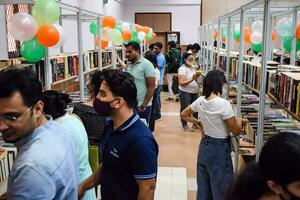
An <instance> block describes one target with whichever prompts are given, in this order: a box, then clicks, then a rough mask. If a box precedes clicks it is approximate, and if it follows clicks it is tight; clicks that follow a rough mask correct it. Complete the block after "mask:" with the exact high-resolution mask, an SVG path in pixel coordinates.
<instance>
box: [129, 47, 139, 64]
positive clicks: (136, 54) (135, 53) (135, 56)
mask: <svg viewBox="0 0 300 200" xmlns="http://www.w3.org/2000/svg"><path fill="white" fill-rule="evenodd" d="M125 53H126V58H127V59H128V60H129V61H130V62H132V61H135V60H137V59H138V57H139V55H140V54H139V52H138V51H135V50H134V49H132V47H131V46H129V47H126V50H125Z"/></svg>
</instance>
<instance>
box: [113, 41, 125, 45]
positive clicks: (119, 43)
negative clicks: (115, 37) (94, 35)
mask: <svg viewBox="0 0 300 200" xmlns="http://www.w3.org/2000/svg"><path fill="white" fill-rule="evenodd" d="M122 44H123V41H122V40H119V41H115V42H113V45H114V46H121V45H122Z"/></svg>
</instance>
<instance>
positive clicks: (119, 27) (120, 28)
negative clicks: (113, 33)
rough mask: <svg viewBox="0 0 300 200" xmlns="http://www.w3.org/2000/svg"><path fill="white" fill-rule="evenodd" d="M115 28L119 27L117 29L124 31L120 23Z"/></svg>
mask: <svg viewBox="0 0 300 200" xmlns="http://www.w3.org/2000/svg"><path fill="white" fill-rule="evenodd" d="M115 29H117V30H119V31H120V32H122V27H121V25H120V24H117V25H116V27H115Z"/></svg>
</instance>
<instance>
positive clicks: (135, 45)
mask: <svg viewBox="0 0 300 200" xmlns="http://www.w3.org/2000/svg"><path fill="white" fill-rule="evenodd" d="M125 47H126V48H127V47H131V48H132V49H133V50H135V51H137V52H139V53H141V48H140V44H139V43H137V42H134V41H132V42H129V43H128V44H125Z"/></svg>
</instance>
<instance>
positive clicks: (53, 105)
mask: <svg viewBox="0 0 300 200" xmlns="http://www.w3.org/2000/svg"><path fill="white" fill-rule="evenodd" d="M42 101H43V102H44V113H45V114H46V115H51V116H52V117H53V119H57V118H59V117H61V116H63V115H64V114H66V108H67V105H68V104H69V103H71V102H72V100H71V99H70V97H69V95H68V94H65V93H61V92H58V91H56V90H46V91H44V92H43V93H42Z"/></svg>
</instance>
